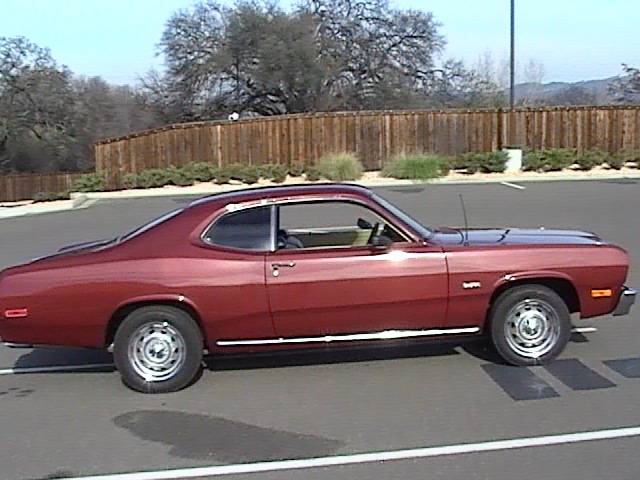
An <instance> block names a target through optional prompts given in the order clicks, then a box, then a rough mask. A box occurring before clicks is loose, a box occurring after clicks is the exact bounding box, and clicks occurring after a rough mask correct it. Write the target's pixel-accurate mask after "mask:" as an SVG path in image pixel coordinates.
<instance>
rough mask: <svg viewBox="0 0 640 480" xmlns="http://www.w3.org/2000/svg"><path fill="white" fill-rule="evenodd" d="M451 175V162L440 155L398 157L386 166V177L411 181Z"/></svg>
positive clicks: (384, 173) (383, 173)
mask: <svg viewBox="0 0 640 480" xmlns="http://www.w3.org/2000/svg"><path fill="white" fill-rule="evenodd" d="M447 173H449V161H448V160H447V158H445V157H442V156H439V155H429V154H415V155H398V156H396V157H393V158H392V159H391V162H390V163H389V164H388V165H386V166H385V168H384V169H383V171H382V175H383V176H385V177H392V178H401V179H409V180H429V179H431V178H437V177H441V176H443V175H446V174H447Z"/></svg>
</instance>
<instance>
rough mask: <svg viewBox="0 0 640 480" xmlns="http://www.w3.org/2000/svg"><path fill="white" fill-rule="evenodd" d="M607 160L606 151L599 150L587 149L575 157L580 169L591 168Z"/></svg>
mask: <svg viewBox="0 0 640 480" xmlns="http://www.w3.org/2000/svg"><path fill="white" fill-rule="evenodd" d="M606 160H607V153H606V152H603V151H601V150H587V151H586V152H583V153H582V154H581V155H578V156H577V157H576V163H577V164H578V166H579V167H580V170H591V169H592V168H594V167H597V166H598V165H602V164H603V163H604V162H605V161H606Z"/></svg>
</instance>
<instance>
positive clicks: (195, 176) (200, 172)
mask: <svg viewBox="0 0 640 480" xmlns="http://www.w3.org/2000/svg"><path fill="white" fill-rule="evenodd" d="M182 170H183V171H184V174H185V176H186V177H187V178H190V179H191V180H193V181H194V182H210V181H211V180H213V179H214V178H216V173H217V170H218V167H217V166H215V165H213V164H211V163H207V162H194V163H187V164H186V165H185V166H183V167H182Z"/></svg>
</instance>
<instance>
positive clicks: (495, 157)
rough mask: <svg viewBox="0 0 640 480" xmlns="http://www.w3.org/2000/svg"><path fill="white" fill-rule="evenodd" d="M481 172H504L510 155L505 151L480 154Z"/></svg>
mask: <svg viewBox="0 0 640 480" xmlns="http://www.w3.org/2000/svg"><path fill="white" fill-rule="evenodd" d="M478 160H479V163H480V171H481V172H485V173H498V172H504V171H505V169H506V168H507V160H509V154H508V153H507V152H503V151H497V152H488V153H481V154H479V159H478Z"/></svg>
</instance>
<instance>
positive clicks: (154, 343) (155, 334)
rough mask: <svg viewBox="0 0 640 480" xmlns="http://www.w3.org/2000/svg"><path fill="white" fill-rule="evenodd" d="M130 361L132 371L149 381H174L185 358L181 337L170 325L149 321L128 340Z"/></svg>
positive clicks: (183, 342) (183, 343)
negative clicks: (172, 379) (171, 379)
mask: <svg viewBox="0 0 640 480" xmlns="http://www.w3.org/2000/svg"><path fill="white" fill-rule="evenodd" d="M127 353H128V360H129V363H130V364H131V367H132V368H133V370H134V371H135V372H136V373H137V374H138V375H140V376H141V377H142V378H144V379H145V380H146V381H148V382H161V381H165V380H169V379H170V378H173V377H174V376H175V375H176V374H177V373H178V372H179V371H180V368H181V367H182V366H183V365H184V362H185V359H186V349H185V341H184V338H183V337H182V334H181V333H180V332H179V331H178V330H177V329H175V328H174V327H172V326H171V325H170V324H169V323H168V322H148V323H145V324H143V325H142V326H140V327H139V328H138V329H137V330H136V331H135V332H134V333H133V335H131V337H130V338H129V345H128V349H127Z"/></svg>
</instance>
